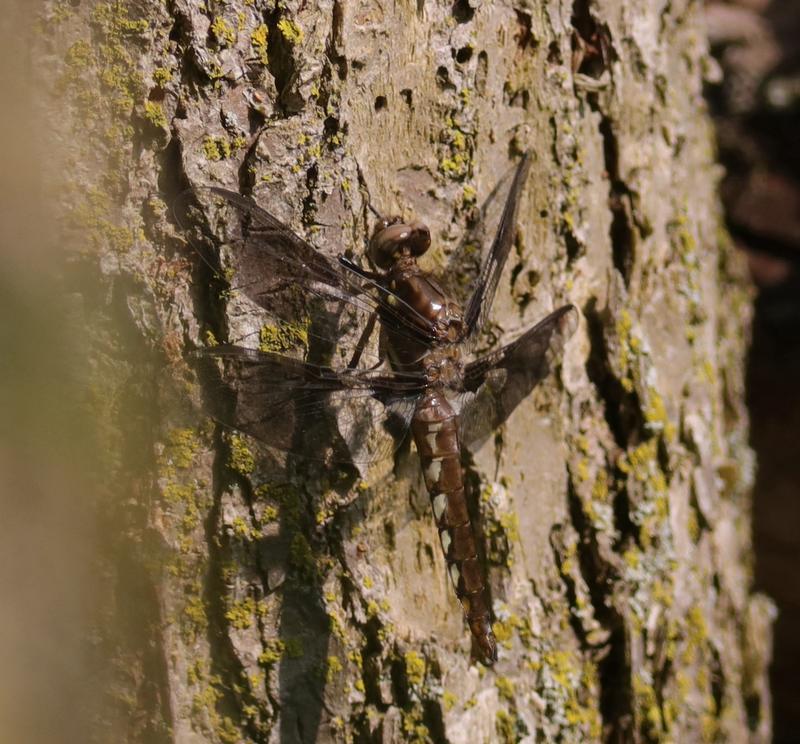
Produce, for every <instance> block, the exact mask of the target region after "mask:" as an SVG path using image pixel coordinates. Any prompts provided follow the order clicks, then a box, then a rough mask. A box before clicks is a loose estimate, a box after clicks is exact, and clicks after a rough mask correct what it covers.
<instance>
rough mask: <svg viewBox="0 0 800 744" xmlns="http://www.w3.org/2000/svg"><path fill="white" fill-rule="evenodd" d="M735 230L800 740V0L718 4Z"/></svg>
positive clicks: (770, 572)
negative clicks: (746, 275)
mask: <svg viewBox="0 0 800 744" xmlns="http://www.w3.org/2000/svg"><path fill="white" fill-rule="evenodd" d="M708 28H709V36H710V38H711V43H712V52H713V54H714V57H715V59H716V60H717V62H718V63H719V69H716V70H711V71H710V75H709V78H710V79H711V80H712V83H711V85H710V87H709V91H708V94H709V100H710V103H711V108H712V113H713V114H714V117H715V120H716V124H717V137H718V142H719V151H720V152H719V154H720V159H721V161H722V164H723V165H724V166H725V176H724V178H723V180H722V184H721V187H722V196H723V200H724V202H725V208H726V211H727V216H728V224H729V229H730V231H731V235H732V236H733V238H734V240H735V241H736V243H737V245H738V246H739V247H740V248H741V249H742V250H744V251H745V252H746V253H747V256H748V261H749V263H750V268H751V273H752V276H753V280H754V282H755V284H756V287H757V290H758V295H757V299H756V305H755V317H754V323H753V339H752V348H751V352H750V359H749V368H748V403H749V408H750V415H751V442H752V446H753V448H754V449H755V451H756V455H757V458H758V474H757V477H756V487H755V494H754V510H755V514H754V536H753V537H754V543H755V549H756V564H755V577H756V583H757V587H758V588H759V589H761V590H762V591H764V592H766V593H767V594H769V595H770V596H771V597H772V598H773V600H774V601H775V603H776V604H777V606H778V612H779V615H778V618H777V622H776V624H775V637H774V643H775V646H774V655H773V659H774V660H773V664H772V670H771V687H772V696H773V713H774V741H775V742H776V744H786V743H788V742H798V741H800V705H797V701H798V690H800V580H798V573H800V270H799V268H800V137H799V135H800V3H798V2H797V0H773V1H772V2H770V1H769V0H737V2H710V3H709V5H708Z"/></svg>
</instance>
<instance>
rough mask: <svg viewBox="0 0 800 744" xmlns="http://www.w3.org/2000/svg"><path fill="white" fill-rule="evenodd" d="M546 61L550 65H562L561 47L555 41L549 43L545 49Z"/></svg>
mask: <svg viewBox="0 0 800 744" xmlns="http://www.w3.org/2000/svg"><path fill="white" fill-rule="evenodd" d="M547 61H548V62H549V63H550V64H551V65H563V64H564V58H563V57H562V56H561V47H560V46H559V45H558V42H557V41H551V42H550V45H549V46H548V47H547Z"/></svg>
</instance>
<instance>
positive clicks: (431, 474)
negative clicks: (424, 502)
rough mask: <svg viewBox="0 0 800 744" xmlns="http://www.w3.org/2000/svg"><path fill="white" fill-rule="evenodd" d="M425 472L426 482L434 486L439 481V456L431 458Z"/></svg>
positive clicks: (440, 466)
mask: <svg viewBox="0 0 800 744" xmlns="http://www.w3.org/2000/svg"><path fill="white" fill-rule="evenodd" d="M425 474H426V475H427V476H428V482H429V483H430V484H431V486H435V485H436V484H437V483H438V482H439V476H440V475H441V474H442V460H441V458H437V459H435V460H431V461H430V463H429V464H428V467H427V468H426V469H425Z"/></svg>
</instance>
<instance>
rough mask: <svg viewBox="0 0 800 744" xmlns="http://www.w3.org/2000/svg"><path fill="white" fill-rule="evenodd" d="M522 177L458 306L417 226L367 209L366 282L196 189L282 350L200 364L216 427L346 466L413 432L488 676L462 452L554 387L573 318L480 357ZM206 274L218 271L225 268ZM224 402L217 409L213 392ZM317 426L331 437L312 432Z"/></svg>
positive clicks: (566, 313) (225, 353) (224, 199)
mask: <svg viewBox="0 0 800 744" xmlns="http://www.w3.org/2000/svg"><path fill="white" fill-rule="evenodd" d="M530 165H531V156H530V154H529V153H526V154H525V155H524V156H523V157H522V159H521V160H520V162H519V164H518V165H517V166H516V168H515V169H514V171H513V177H512V180H511V184H510V187H509V189H508V193H507V196H506V199H505V201H504V203H503V204H502V207H503V208H502V212H501V214H500V217H499V221H498V224H497V228H496V232H495V234H494V236H493V239H492V242H491V245H490V246H489V248H488V251H485V252H486V258H485V260H484V261H483V263H482V266H481V268H480V272H479V274H478V276H477V279H476V281H475V282H474V286H472V287H471V293H470V294H469V296H468V299H467V301H466V302H465V303H464V304H459V303H458V302H457V301H455V300H453V299H452V295H451V293H449V292H447V291H446V290H445V289H444V288H443V286H442V283H441V282H440V281H438V280H437V279H436V278H434V276H432V275H431V273H429V272H426V271H424V270H423V269H422V268H421V267H420V265H419V263H418V259H419V258H420V257H421V256H423V255H424V254H425V253H426V252H427V251H428V249H429V248H430V245H431V233H430V230H429V228H428V226H427V225H425V224H423V223H422V222H420V221H413V220H409V221H406V220H404V219H402V218H401V217H389V218H386V217H383V216H381V215H380V213H378V212H377V210H374V209H373V208H372V207H370V209H371V210H372V211H373V212H374V214H375V217H376V224H375V227H374V231H373V234H372V237H371V239H370V240H369V242H368V246H367V250H366V257H367V259H368V263H369V266H370V268H364V267H363V266H362V265H361V264H360V263H359V262H357V261H356V260H354V259H353V258H352V257H349V256H347V255H344V254H339V255H338V256H337V257H336V258H331V257H329V256H328V255H326V254H325V253H323V252H322V251H320V250H318V249H317V248H315V247H314V246H313V245H312V244H311V243H310V242H309V241H307V240H305V239H304V238H302V237H300V236H299V235H298V234H297V233H296V232H294V231H293V230H292V229H291V228H290V227H288V226H287V225H286V224H284V222H282V221H281V220H280V219H278V218H277V217H275V216H274V215H273V214H271V213H270V212H268V211H267V210H265V209H263V208H262V207H260V206H258V205H257V204H256V202H255V201H254V200H253V199H251V198H249V197H247V196H242V195H240V194H238V193H236V192H233V191H229V190H227V189H223V188H218V187H208V188H206V189H204V191H205V192H206V193H207V194H208V196H210V197H212V198H213V199H214V200H215V201H216V202H217V204H218V205H219V206H220V208H221V209H222V211H223V212H224V217H223V218H222V219H221V227H220V228H219V229H220V230H221V232H222V234H223V235H222V241H223V243H224V244H225V245H226V246H227V247H228V250H227V254H226V256H227V257H226V261H227V264H228V276H230V275H231V274H235V275H236V276H237V278H238V279H239V280H240V283H239V284H238V285H237V286H236V293H242V294H244V296H245V297H246V298H247V299H248V301H250V302H251V303H255V305H256V306H257V307H258V308H259V309H260V310H263V311H265V312H266V313H267V314H268V315H269V316H271V317H276V318H278V319H280V324H279V325H278V326H273V328H277V329H278V330H279V333H278V336H279V337H281V338H283V341H285V342H286V344H285V345H286V348H282V347H281V348H279V349H278V350H275V349H274V348H269V345H265V344H260V348H252V347H251V346H245V345H242V344H237V343H224V344H217V345H214V346H210V347H207V348H205V349H203V350H201V351H200V352H199V354H200V356H201V357H202V358H203V359H205V360H207V361H209V360H210V361H213V363H214V365H215V368H216V370H218V372H219V378H218V379H219V386H220V387H219V389H218V390H217V389H215V390H211V391H210V394H209V400H211V401H214V404H213V408H214V410H213V411H212V415H213V416H214V417H215V418H216V419H217V420H218V421H219V422H220V423H221V424H223V425H225V426H227V427H230V428H232V429H235V430H237V431H239V432H242V433H244V434H247V435H249V436H251V437H253V438H255V439H256V440H260V441H261V442H262V443H263V444H264V445H266V446H267V447H269V448H273V449H276V450H279V451H283V452H294V453H298V454H299V455H300V456H301V457H312V458H321V459H324V460H326V461H327V462H345V463H349V464H360V463H369V462H373V461H375V460H379V459H381V458H383V457H390V456H391V455H392V453H393V452H394V450H395V449H396V448H397V447H398V446H399V444H400V443H401V442H402V441H403V439H404V438H405V435H406V433H407V432H408V430H409V429H410V431H411V435H412V437H413V441H414V442H415V444H416V449H417V452H418V455H419V460H420V464H421V468H422V474H423V478H424V482H425V486H426V489H427V491H428V493H429V495H430V501H431V507H432V511H433V517H434V519H435V521H436V527H437V529H438V532H439V538H440V542H441V547H442V550H443V552H444V558H445V562H446V566H447V572H448V574H449V576H450V579H451V581H452V584H453V587H454V590H455V594H456V596H457V597H458V599H459V601H460V603H461V606H462V608H463V615H464V618H465V621H466V624H467V625H468V627H469V630H470V632H471V634H472V637H473V639H474V642H475V644H476V646H477V648H478V649H479V653H480V655H481V656H482V659H483V661H484V662H485V663H487V664H492V663H493V662H494V661H496V660H497V642H496V639H495V636H494V633H493V631H492V618H493V615H492V607H491V601H490V599H489V596H488V591H487V579H486V572H485V568H484V566H483V564H482V562H481V558H480V554H479V550H478V546H479V545H480V544H481V540H482V535H480V534H478V530H477V526H476V524H475V522H474V521H473V520H472V519H471V518H470V514H469V509H468V502H467V498H466V494H465V477H464V471H463V469H462V459H461V458H462V447H474V446H475V445H476V443H480V442H482V441H485V440H486V439H487V438H488V436H490V435H491V434H492V432H494V431H496V429H497V427H499V426H500V425H502V424H503V422H505V421H506V419H507V418H508V417H509V415H510V414H511V413H512V411H513V410H514V409H515V408H516V407H517V405H518V404H519V403H520V402H521V401H522V400H523V399H524V398H525V397H526V396H527V395H528V394H529V393H530V392H531V390H532V389H533V388H534V387H535V386H536V385H537V384H538V383H539V382H540V381H541V380H543V379H544V378H545V377H546V376H547V375H548V374H549V373H550V371H551V370H552V369H553V368H554V366H555V365H556V364H558V362H559V360H560V355H561V353H562V351H563V348H564V345H565V342H566V340H567V339H568V338H569V337H570V336H571V335H572V334H573V333H574V331H575V329H576V328H577V325H578V317H579V316H578V311H577V309H576V308H575V306H574V305H571V304H567V305H564V306H562V307H559V308H558V309H557V310H555V311H554V312H552V313H550V314H549V315H547V316H546V317H545V318H544V319H543V320H541V321H540V322H539V323H537V324H536V325H534V326H533V327H532V328H530V329H529V330H527V331H526V332H524V333H522V334H521V335H520V336H519V337H518V338H517V339H516V340H514V341H511V342H510V343H508V344H507V345H505V346H502V347H501V348H499V349H496V350H494V351H489V352H488V353H484V354H480V355H476V354H475V351H474V349H475V347H476V343H477V340H478V338H479V336H480V335H481V332H482V330H483V329H484V326H485V324H486V322H487V318H488V317H489V312H490V308H491V306H492V302H493V299H494V296H495V294H496V290H497V286H498V283H499V280H500V277H501V274H502V272H503V268H504V266H505V264H506V260H507V258H508V255H509V252H510V249H511V246H512V245H513V243H514V240H515V236H516V221H517V215H518V211H519V204H520V197H521V194H522V192H523V187H524V185H525V181H526V179H527V177H528V173H529V170H530ZM486 242H488V240H487V241H486ZM210 265H211V264H210ZM213 266H214V270H215V272H217V273H219V271H220V264H219V263H214V264H213ZM298 323H299V324H300V327H301V330H300V331H297V330H296V329H297V328H298ZM376 326H377V327H376ZM287 329H289V330H287ZM290 329H295V330H290ZM281 332H282V333H283V336H281V335H280V334H281ZM376 335H377V351H373V350H372V349H373V347H374V346H375V345H376V344H375V340H376V339H375V336H376ZM292 338H294V340H295V341H296V342H297V343H295V345H294V346H293V345H292V343H291V339H292ZM287 339H289V341H287ZM214 379H215V380H216V379H217V378H216V377H215V378H214ZM211 384H212V385H213V384H216V383H211ZM223 388H224V389H225V391H226V392H227V393H228V395H227V396H222V395H219V394H218V393H219V392H221V391H222V389H223ZM222 401H225V402H224V403H222ZM323 421H327V422H330V426H328V427H326V428H323V429H322V430H320V422H323ZM331 432H332V433H331ZM326 440H328V441H326Z"/></svg>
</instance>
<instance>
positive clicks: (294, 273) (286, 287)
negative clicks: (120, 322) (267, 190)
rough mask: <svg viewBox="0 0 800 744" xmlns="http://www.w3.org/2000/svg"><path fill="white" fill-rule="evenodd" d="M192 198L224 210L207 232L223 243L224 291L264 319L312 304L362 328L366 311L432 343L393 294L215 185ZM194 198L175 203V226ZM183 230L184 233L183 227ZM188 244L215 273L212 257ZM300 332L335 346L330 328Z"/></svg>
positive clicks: (423, 323) (297, 313)
mask: <svg viewBox="0 0 800 744" xmlns="http://www.w3.org/2000/svg"><path fill="white" fill-rule="evenodd" d="M199 193H201V194H202V193H205V194H208V195H209V196H213V197H218V198H219V199H220V200H221V202H222V205H223V206H224V207H227V209H223V210H222V212H221V213H220V214H219V218H220V219H219V223H220V224H219V225H218V227H217V229H216V230H214V231H213V232H214V233H215V234H217V237H216V239H215V240H216V242H222V243H223V244H225V245H227V246H229V262H228V263H229V264H230V268H232V269H233V271H232V272H231V273H232V274H233V276H232V277H231V278H232V279H234V280H235V281H230V282H228V283H229V284H230V285H231V289H232V290H233V291H240V292H242V293H243V294H244V295H245V296H246V297H248V298H249V299H250V300H251V301H253V302H255V303H256V304H258V305H259V306H260V307H262V308H263V309H264V310H266V311H267V312H268V313H269V314H270V315H272V316H274V317H277V318H281V319H283V320H284V321H286V322H289V323H291V322H296V321H297V319H298V318H299V317H302V315H303V314H305V315H314V314H315V313H318V312H319V308H316V309H315V310H312V311H308V310H304V309H303V308H307V307H308V305H309V304H310V303H312V302H313V301H314V300H315V299H316V300H319V301H322V302H323V303H327V304H326V308H327V309H328V310H329V311H330V314H331V315H332V316H333V317H334V318H336V320H337V321H339V320H341V319H342V318H345V317H346V318H347V319H348V322H350V323H351V325H353V326H361V327H363V326H364V325H365V324H366V323H367V322H368V319H369V317H370V316H371V315H372V314H374V313H380V315H381V317H382V319H384V320H386V321H388V322H391V323H392V324H393V325H394V326H396V327H397V328H398V332H399V333H401V334H406V335H408V336H410V337H412V338H414V339H415V340H417V341H420V340H422V341H423V342H424V341H431V340H433V339H434V330H433V327H432V325H431V323H430V322H429V321H427V320H426V319H424V318H423V317H422V316H421V315H419V314H418V313H417V312H416V311H415V310H414V309H413V308H411V307H410V306H409V305H407V304H406V303H405V302H403V301H402V300H401V299H400V298H399V297H395V296H394V295H393V294H392V293H391V292H389V290H387V289H386V288H384V287H382V286H381V285H380V284H379V283H378V282H376V281H374V280H372V279H370V278H369V277H365V276H364V275H363V274H359V273H357V272H356V271H354V270H352V269H350V268H348V266H347V265H346V264H343V263H341V262H337V261H335V260H332V259H330V258H328V257H327V256H325V255H324V254H322V253H321V252H320V251H318V250H317V249H316V248H314V247H313V246H312V245H311V244H310V243H308V242H307V241H305V240H304V239H303V238H301V237H300V236H298V235H297V234H296V233H295V232H294V231H292V230H291V229H290V228H289V227H287V226H286V225H285V224H283V223H282V222H281V221H280V220H278V219H277V218H276V217H274V216H273V215H271V214H270V213H269V212H267V211H266V210H265V209H262V208H261V207H259V206H258V205H257V204H256V203H255V202H254V201H253V200H252V199H249V198H246V197H243V196H241V195H240V194H237V193H235V192H233V191H228V190H226V189H221V188H217V187H209V188H204V189H201V190H199ZM195 199H196V197H195V196H194V194H192V193H191V192H187V193H186V194H184V195H182V196H181V197H180V198H179V200H178V203H176V209H175V211H176V215H177V216H178V221H179V222H181V223H183V222H184V221H186V222H189V220H188V217H187V215H188V211H189V210H188V208H189V206H190V204H191V203H193V202H194V201H195ZM185 227H186V228H187V229H186V232H187V234H189V232H190V230H189V229H188V225H185ZM212 242H213V241H212ZM192 243H193V245H194V247H195V248H196V249H197V250H198V253H199V254H200V256H201V257H202V258H203V260H204V261H205V262H206V264H207V265H208V266H210V267H211V269H212V271H214V272H215V273H216V274H217V276H220V275H221V272H220V269H219V266H218V263H217V260H216V259H213V260H212V259H211V258H210V257H209V256H208V252H207V251H204V250H203V249H202V247H201V246H199V245H197V243H196V242H194V241H192ZM225 280H227V277H225ZM342 308H344V309H345V310H346V311H347V312H345V310H343V309H342ZM307 331H308V333H309V336H310V337H311V338H317V339H318V340H322V341H325V342H326V343H327V344H328V345H329V346H335V345H336V342H337V339H336V338H335V337H336V332H335V331H334V330H332V329H330V328H326V327H320V326H319V324H317V325H314V324H313V323H312V324H311V325H310V327H309V328H308V329H307Z"/></svg>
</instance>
